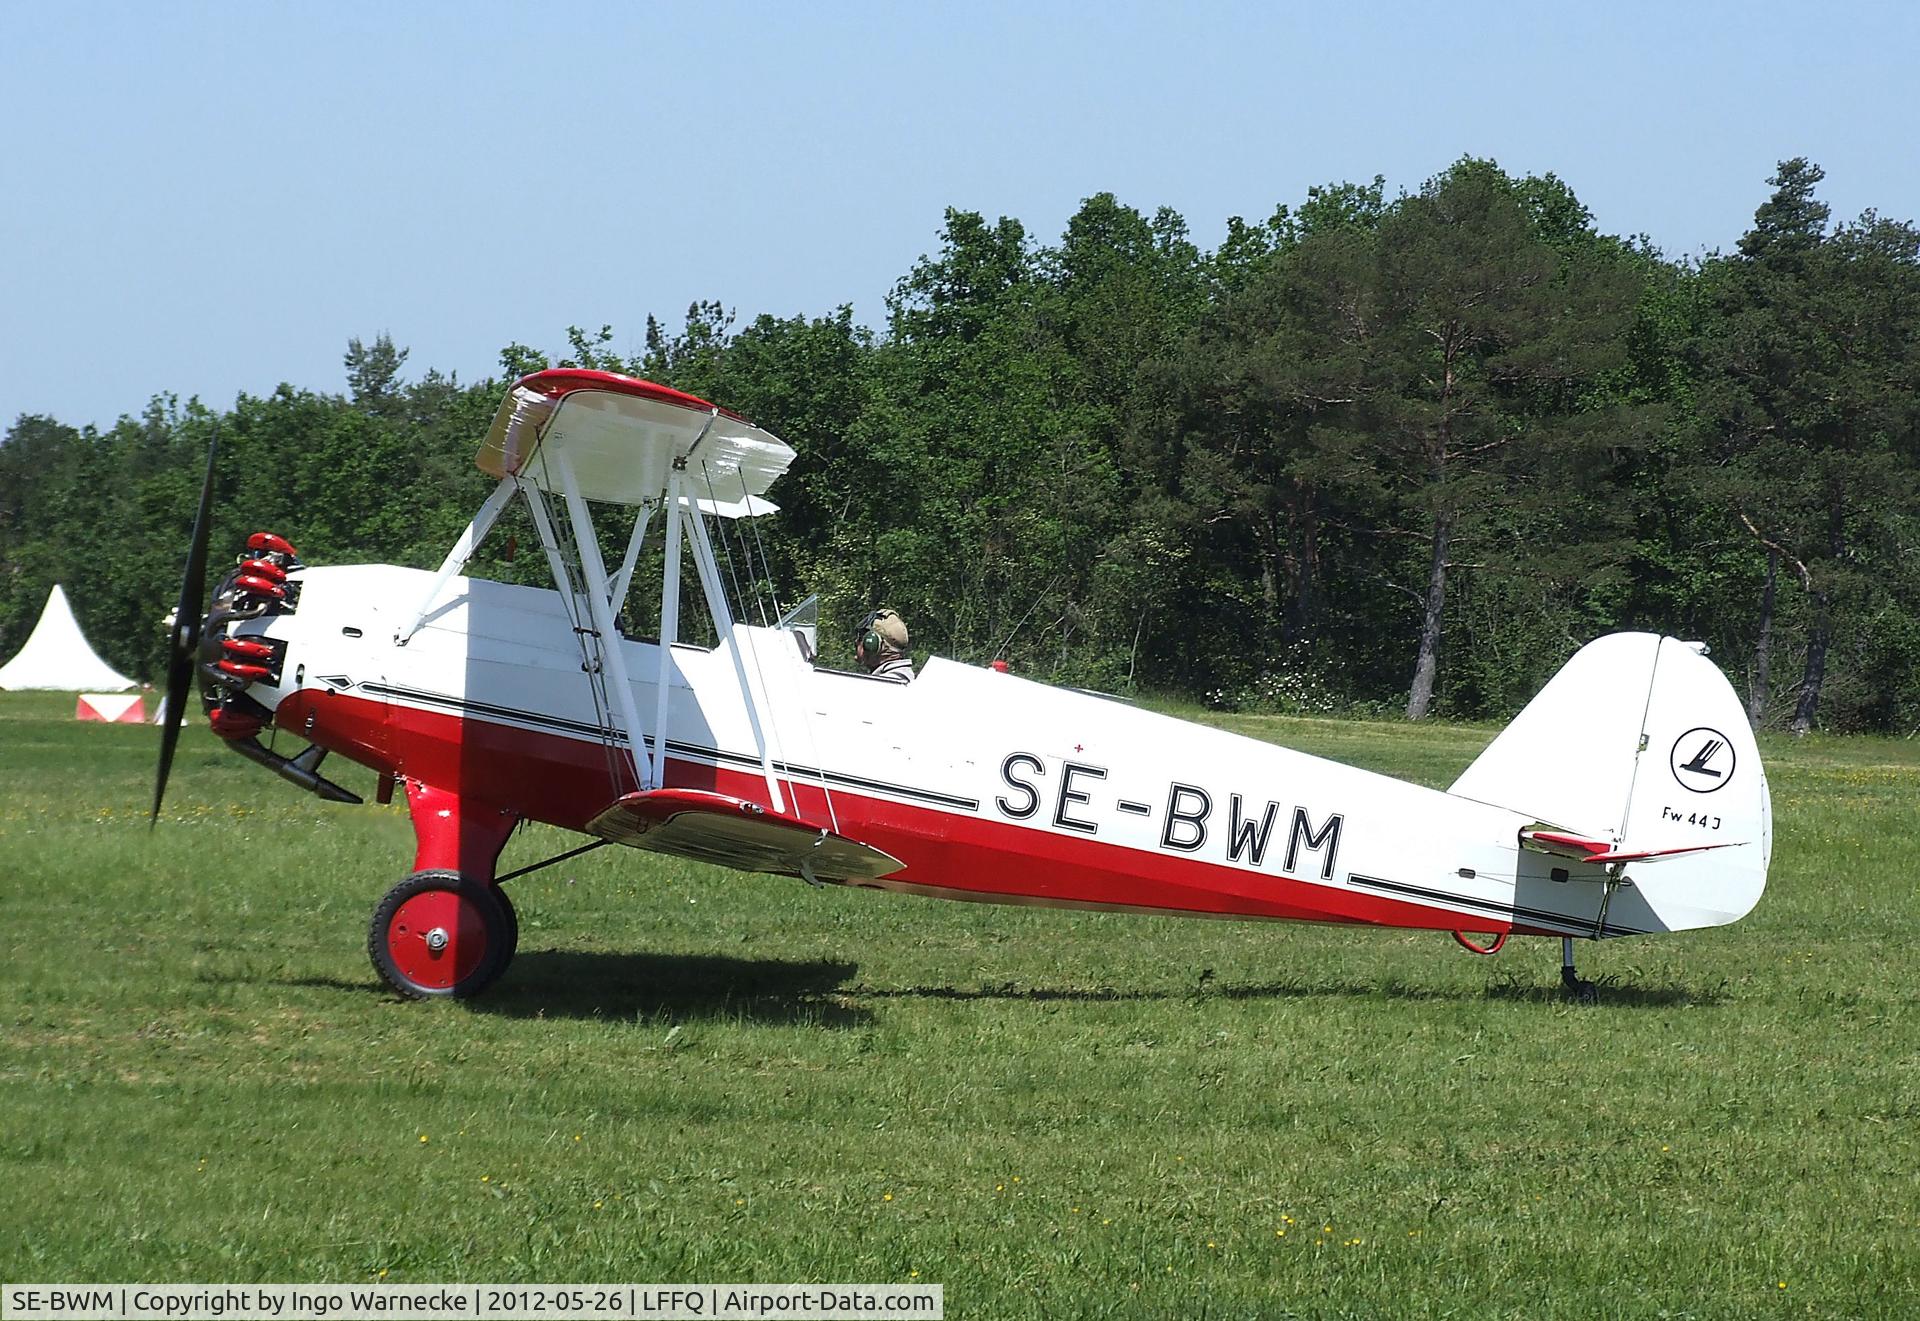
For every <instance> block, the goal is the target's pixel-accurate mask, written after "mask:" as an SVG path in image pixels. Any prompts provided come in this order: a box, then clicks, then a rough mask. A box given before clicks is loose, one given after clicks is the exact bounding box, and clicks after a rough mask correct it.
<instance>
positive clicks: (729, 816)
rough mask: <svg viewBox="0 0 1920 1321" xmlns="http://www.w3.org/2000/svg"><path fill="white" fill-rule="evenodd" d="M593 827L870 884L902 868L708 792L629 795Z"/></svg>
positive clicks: (655, 843) (681, 851)
mask: <svg viewBox="0 0 1920 1321" xmlns="http://www.w3.org/2000/svg"><path fill="white" fill-rule="evenodd" d="M587 830H588V831H589V832H590V833H592V834H595V835H598V836H600V837H601V838H602V839H610V840H613V841H614V842H615V843H619V844H628V845H631V846H632V847H634V848H639V849H648V850H651V851H652V852H655V853H669V854H672V855H673V856H675V857H680V858H691V859H693V860H694V861H696V862H711V863H716V864H718V865H720V866H722V867H732V868H734V869H735V870H736V871H757V872H769V873H771V874H773V875H775V876H800V877H804V878H806V879H807V880H810V881H817V882H827V881H840V882H844V881H870V880H874V879H876V878H878V877H881V876H887V875H891V874H892V873H894V872H897V871H899V870H901V868H902V867H903V866H904V864H903V863H902V862H901V861H900V860H899V859H898V858H896V857H893V856H892V855H891V854H888V853H884V852H882V851H881V850H879V849H876V848H874V847H872V846H871V845H868V844H862V843H861V842H860V841H858V840H854V839H848V838H847V837H846V836H845V835H837V834H835V833H833V832H832V831H830V830H823V829H821V828H820V827H819V826H816V825H813V824H811V823H809V822H807V821H804V820H802V819H800V818H799V817H796V816H790V815H788V814H786V813H783V812H776V811H774V810H773V809H772V808H770V807H767V806H765V805H764V804H761V803H754V802H749V801H747V800H746V799H744V798H733V797H730V796H728V795H726V794H717V793H709V792H707V791H705V790H703V789H651V790H645V791H643V792H640V793H631V794H627V795H626V796H624V797H622V798H619V799H617V800H615V801H614V803H613V804H612V805H610V806H609V807H608V808H607V809H606V810H605V811H603V812H601V813H600V815H598V816H596V817H595V818H594V819H593V820H592V821H591V822H589V823H588V825H587Z"/></svg>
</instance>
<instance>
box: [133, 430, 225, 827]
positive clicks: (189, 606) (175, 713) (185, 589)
mask: <svg viewBox="0 0 1920 1321" xmlns="http://www.w3.org/2000/svg"><path fill="white" fill-rule="evenodd" d="M219 453H220V429H219V427H218V426H217V425H216V426H215V428H214V431H213V438H212V439H211V440H209V441H208V442H207V473H206V476H205V477H204V478H202V479H201V482H200V510H199V512H198V513H196V514H195V515H194V516H193V540H192V542H191V543H190V546H189V549H188V551H187V571H186V574H185V576H184V577H183V578H182V579H181V581H180V604H179V605H178V606H177V607H176V608H175V610H174V612H173V632H172V633H171V634H170V635H169V637H168V639H167V696H166V705H165V706H164V707H163V708H162V711H163V712H164V715H163V718H162V720H161V722H160V767H159V771H158V773H157V774H156V775H155V777H154V783H153V814H152V815H151V816H149V817H148V818H147V828H148V829H149V830H151V829H153V827H154V825H155V823H156V822H158V821H159V820H160V800H161V798H163V797H164V796H165V795H166V792H167V772H168V771H170V770H172V769H173V750H174V745H175V744H177V743H179V741H180V720H181V717H182V716H183V715H184V714H185V713H186V705H185V704H186V700H187V689H188V686H189V685H190V684H191V683H192V682H193V672H194V668H195V666H196V665H197V664H198V662H199V653H200V629H201V626H202V625H203V624H204V623H205V615H206V603H207V538H208V536H209V535H210V534H211V533H212V531H213V527H212V522H213V520H212V518H211V517H210V515H211V514H212V512H213V464H214V459H215V458H216V457H217V456H218V455H219Z"/></svg>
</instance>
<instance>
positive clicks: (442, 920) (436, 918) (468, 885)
mask: <svg viewBox="0 0 1920 1321" xmlns="http://www.w3.org/2000/svg"><path fill="white" fill-rule="evenodd" d="M503 899H504V896H502V895H501V893H500V891H499V890H498V889H497V888H496V887H494V886H491V885H481V884H479V883H478V882H475V881H469V880H466V879H465V878H463V877H462V876H461V875H460V874H459V873H458V872H451V871H419V872H415V873H414V874H413V875H411V876H409V877H407V879H406V880H404V881H402V882H400V884H398V885H396V886H394V887H393V888H392V889H391V890H389V891H387V895H386V898H384V899H382V900H381V901H380V904H379V907H377V908H375V909H374V910H373V924H372V926H371V928H370V929H369V930H368V932H367V954H368V955H369V957H371V958H372V959H373V967H374V971H376V972H378V973H379V974H380V977H381V979H382V980H383V981H385V982H386V983H387V985H389V986H391V987H392V988H393V989H394V990H396V991H398V992H399V993H400V994H401V995H404V996H408V997H410V998H412V999H415V1000H425V999H431V998H434V997H437V996H451V997H452V998H454V999H465V998H467V997H468V996H473V995H478V994H479V993H480V992H482V991H484V990H485V989H486V988H487V987H489V986H491V985H492V984H493V981H494V979H495V978H496V977H498V976H499V975H500V974H501V973H502V972H503V971H505V969H506V966H507V961H508V960H509V959H511V958H512V957H513V947H514V945H515V943H516V938H517V936H518V934H519V923H518V922H517V921H515V920H514V919H513V918H512V917H510V916H509V914H510V913H511V912H512V910H511V909H510V908H509V907H508V906H506V904H505V903H504V902H503Z"/></svg>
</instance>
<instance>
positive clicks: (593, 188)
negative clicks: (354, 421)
mask: <svg viewBox="0 0 1920 1321" xmlns="http://www.w3.org/2000/svg"><path fill="white" fill-rule="evenodd" d="M1917 59H1920V6H1914V5H1908V4H1883V5H1870V4H1826V5H1811V4H1805V3H1800V4H1792V5H1788V4H1774V3H1765V2H1761V0H1755V2H1754V3H1748V4H1687V3H1669V4H1663V5H1653V4H1626V3H1609V4H1588V5H1582V6H1571V5H1568V6H1549V5H1544V4H1539V5H1523V4H1510V5H1496V4H1473V3H1447V4H1404V5H1388V4H1374V5H1366V4H1350V5H1331V4H1319V5H1312V6H1306V5H1290V4H1245V5H1215V4H1186V5H1178V6H1176V5H1144V4H1128V3H1107V4H1049V3H1040V2H1039V0H1034V2H1033V3H1028V4H993V3H969V4H954V5H946V4H911V3H899V4H811V5H809V4H791V3H790V4H783V5H772V4H768V5H744V4H701V5H680V4H653V5H643V4H621V5H589V6H577V5H576V6H568V5H559V4H550V5H542V6H539V7H537V8H536V7H535V6H533V5H498V4H479V3H463V4H429V3H411V2H408V3H392V2H391V0H389V2H388V3H382V4H358V3H349V2H345V0H334V2H333V3H326V4H319V3H314V4H306V5H301V6H294V5H290V4H240V3H234V4H224V5H204V4H189V3H169V4H151V3H148V4H137V5H135V4H127V5H107V4H89V3H58V4H46V3H24V2H23V0H0V123H4V124H5V126H6V129H7V133H6V142H7V146H6V150H5V152H4V153H0V424H4V423H10V422H11V421H12V419H13V418H14V417H15V416H17V415H18V414H20V413H23V412H44V413H51V414H53V415H54V416H56V417H58V418H60V419H61V420H63V421H66V422H71V423H74V424H81V423H86V422H96V423H99V424H101V425H107V424H110V423H111V422H112V421H113V419H114V418H115V417H116V416H118V415H119V414H121V413H126V412H138V411H139V410H140V409H141V408H142V407H143V406H144V405H145V403H146V402H147V400H148V398H149V397H150V396H152V395H153V394H154V393H156V392H159V391H174V392H177V393H178V394H180V395H181V396H182V397H185V396H188V395H193V394H198V395H200V396H201V397H202V398H203V399H205V400H207V401H208V402H210V403H214V404H217V405H221V406H226V405H230V404H231V403H232V401H233V399H234V397H235V395H236V394H237V393H238V392H240V391H243V390H244V391H248V392H251V393H265V392H268V391H270V390H271V389H272V388H273V387H274V386H275V385H276V384H278V383H279V382H281V381H290V382H292V383H294V384H295V385H299V386H305V387H310V388H314V389H322V390H339V389H342V388H343V386H344V372H343V370H342V367H341V361H340V359H341V353H342V352H343V350H344V348H345V344H346V340H347V338H348V337H349V336H353V335H358V336H360V337H362V338H364V339H369V340H370V339H372V337H373V336H375V335H377V334H379V333H381V332H383V331H384V332H387V333H389V334H391V335H392V336H393V337H394V340H395V341H396V342H397V343H399V344H402V345H405V346H408V347H409V348H410V349H411V350H412V357H411V358H410V359H409V361H408V364H407V369H406V370H407V374H408V375H415V374H418V372H420V371H423V370H424V369H425V368H427V367H429V366H434V367H439V368H440V369H442V370H443V371H454V372H457V373H458V374H459V375H460V377H461V378H462V379H463V380H470V379H474V378H476V377H479V376H485V375H489V374H492V373H494V372H496V371H497V355H498V352H499V350H500V348H501V347H502V346H503V345H504V344H506V343H508V342H509V341H513V340H519V341H521V342H524V343H528V344H532V345H535V346H537V347H542V348H553V347H556V346H558V345H560V344H562V343H563V342H564V332H565V329H566V327H567V326H568V325H570V324H578V325H583V326H591V327H597V326H599V325H600V324H602V323H611V324H612V325H613V326H614V328H615V331H616V335H617V339H616V345H617V346H618V347H620V348H622V349H623V350H632V349H635V348H637V347H638V344H639V340H640V336H641V332H642V329H643V327H644V325H645V321H646V317H647V314H648V313H650V312H651V313H654V314H656V315H659V316H661V317H662V319H664V320H667V321H668V322H669V323H670V324H675V325H677V324H678V321H679V318H680V315H681V314H682V313H683V312H684V310H685V308H686V306H687V304H688V303H689V302H691V301H692V300H694V299H696V298H718V299H720V300H721V301H723V302H724V303H726V304H728V305H729V306H732V307H734V308H736V309H737V310H738V312H739V315H740V319H741V321H742V322H745V321H747V320H750V319H751V318H752V317H753V316H754V315H756V314H758V313H760V312H763V311H764V312H773V313H777V314H780V315H792V314H794V313H808V314H821V313H826V312H829V311H831V310H832V308H833V307H834V306H836V305H837V304H839V303H841V302H851V303H853V305H854V309H855V314H856V316H857V317H858V318H859V319H861V320H863V321H866V322H868V323H869V324H878V323H879V322H880V320H881V318H882V316H883V307H882V302H881V300H882V298H883V297H884V296H885V294H886V292H887V290H888V288H889V287H890V286H891V285H892V283H893V281H895V280H896V279H898V278H899V277H900V276H901V275H902V274H904V273H905V272H906V271H907V269H908V268H909V267H910V266H911V264H912V263H913V261H914V259H915V258H916V257H917V256H919V255H920V254H921V253H924V252H927V251H929V250H931V249H932V248H933V247H934V246H935V245H936V243H937V236H938V232H939V228H940V224H941V217H942V213H943V211H944V209H945V208H946V207H948V206H957V207H963V208H968V209H972V210H978V211H982V212H985V213H987V214H988V215H989V216H997V215H1010V216H1015V217H1017V218H1019V219H1020V220H1021V221H1022V222H1024V223H1025V224H1026V226H1027V228H1028V230H1029V232H1030V233H1032V234H1034V235H1035V236H1037V237H1039V238H1041V239H1052V238H1055V237H1057V236H1058V234H1059V232H1060V230H1061V227H1062V226H1063V225H1064V223H1065V221H1066V219H1067V217H1068V216H1070V215H1071V214H1072V213H1073V211H1074V209H1075V208H1076V207H1077V206H1078V204H1079V202H1080V200H1081V199H1082V198H1084V197H1086V196H1088V195H1090V194H1092V193H1095V192H1100V191H1112V192H1114V193H1116V194H1118V195H1119V197H1120V198H1121V200H1123V201H1125V202H1127V203H1130V204H1132V205H1134V206H1137V207H1140V208H1141V209H1143V210H1149V211H1150V210H1152V209H1154V208H1156V207H1160V206H1170V207H1172V208H1174V209H1175V210H1177V211H1179V212H1180V213H1181V214H1182V215H1184V216H1185V217H1186V219H1187V221H1188V223H1189V225H1190V226H1191V227H1192V230H1193V234H1194V237H1195V238H1196V240H1197V241H1199V242H1200V243H1201V244H1202V245H1203V246H1207V247H1211V246H1213V245H1214V244H1216V243H1217V242H1218V241H1219V239H1220V237H1221V236H1222V235H1223V233H1224V232H1225V225H1226V220H1227V218H1228V217H1229V216H1232V215H1243V216H1246V217H1248V218H1250V219H1254V218H1264V217H1265V216H1266V215H1268V214H1269V213H1270V212H1271V211H1272V210H1273V208H1274V206H1275V205H1276V204H1279V203H1283V202H1285V203H1292V202H1297V201H1298V200H1299V199H1300V198H1301V197H1303V196H1304V195H1305V192H1306V190H1307V188H1308V187H1309V186H1310V185H1313V184H1316V183H1325V182H1330V181H1337V180H1344V179H1353V180H1366V179H1370V178H1371V177H1372V176H1373V175H1375V174H1383V175H1385V176H1386V178H1387V181H1388V185H1389V188H1390V189H1392V190H1398V189H1400V188H1402V187H1408V188H1412V187H1417V186H1418V185H1419V183H1420V181H1421V180H1422V179H1424V178H1426V177H1427V176H1429V175H1431V174H1433V173H1435V172H1436V171H1438V170H1440V169H1443V168H1444V167H1445V166H1446V165H1447V164H1448V163H1449V162H1450V161H1452V160H1454V159H1456V158H1458V157H1459V156H1461V155H1462V154H1467V153H1472V154H1475V155H1486V156H1492V157H1494V158H1496V159H1497V160H1498V161H1499V162H1500V163H1501V164H1502V165H1503V166H1504V167H1506V168H1507V169H1508V170H1510V171H1512V172H1514V173H1528V172H1544V171H1548V170H1551V171H1553V172H1555V173H1557V174H1558V175H1560V176H1561V177H1562V178H1563V179H1565V180H1566V181H1567V182H1568V183H1569V184H1570V185H1572V187H1573V188H1574V190H1575V191H1576V192H1577V193H1578V194H1579V196H1580V197H1581V198H1582V200H1584V201H1585V202H1586V203H1587V205H1588V206H1589V207H1591V208H1592V210H1593V211H1594V213H1595V215H1596V217H1597V219H1598V221H1599V224H1600V225H1601V227H1602V228H1603V229H1606V230H1608V231H1611V232H1616V233H1645V234H1648V235H1650V236H1651V237H1652V238H1653V240H1654V241H1655V242H1656V243H1657V244H1659V245H1660V246H1661V248H1663V249H1664V250H1665V251H1667V252H1668V253H1671V254H1697V253H1701V252H1704V251H1706V250H1709V249H1713V248H1727V247H1730V246H1731V245H1732V244H1733V242H1734V241H1735V240H1736V239H1737V238H1738V237H1739V235H1740V233H1741V232H1742V231H1743V230H1744V229H1745V228H1746V225H1747V223H1748V221H1749V220H1750V219H1751V217H1752V214H1753V209H1754V207H1755V206H1757V205H1758V204H1759V203H1760V202H1761V201H1762V200H1764V198H1765V196H1766V192H1767V188H1766V183H1765V180H1766V178H1767V176H1768V175H1769V174H1771V173H1772V172H1773V168H1774V164H1775V162H1776V161H1777V160H1779V159H1781V158H1783V157H1786V156H1792V155H1807V156H1810V157H1811V158H1812V159H1814V160H1815V161H1818V162H1819V163H1820V164H1821V165H1823V166H1824V167H1825V168H1826V170H1827V175H1828V178H1827V183H1826V185H1825V186H1824V189H1823V195H1824V196H1825V198H1826V200H1827V201H1828V202H1829V203H1830V204H1831V205H1832V207H1833V210H1834V214H1835V216H1836V217H1850V216H1852V215H1855V214H1857V213H1858V212H1859V211H1860V210H1861V209H1862V208H1864V207H1868V206H1873V207H1876V208H1878V209H1879V210H1880V211H1881V213H1882V214H1885V215H1890V216H1894V217H1898V218H1902V219H1909V218H1915V217H1920V147H1917V146H1916V143H1920V96H1916V95H1915V93H1914V91H1913V83H1912V78H1913V71H1914V68H1915V65H1916V60H1917Z"/></svg>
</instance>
